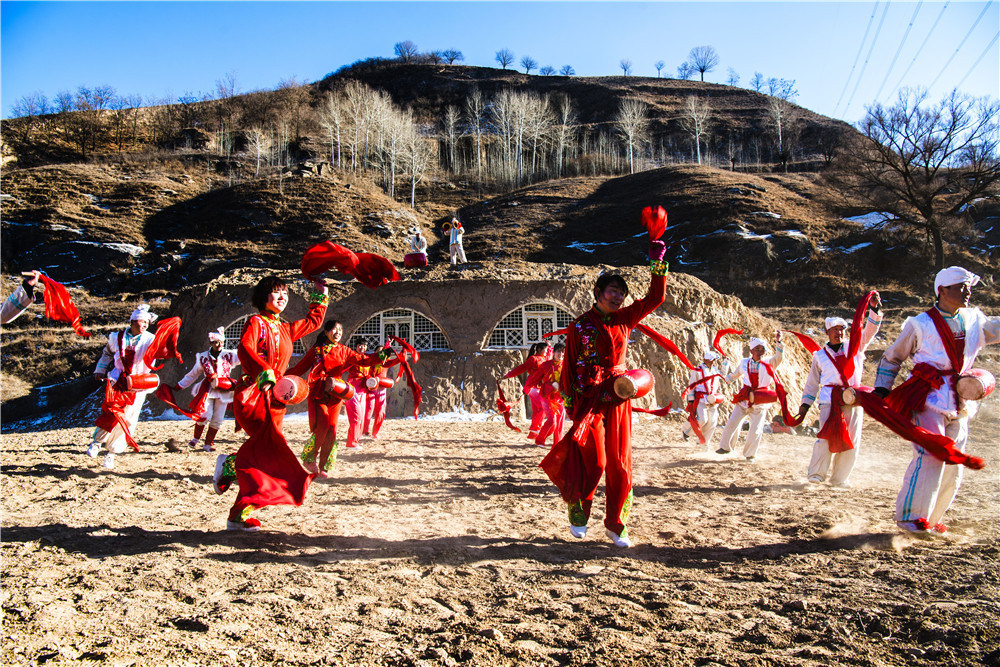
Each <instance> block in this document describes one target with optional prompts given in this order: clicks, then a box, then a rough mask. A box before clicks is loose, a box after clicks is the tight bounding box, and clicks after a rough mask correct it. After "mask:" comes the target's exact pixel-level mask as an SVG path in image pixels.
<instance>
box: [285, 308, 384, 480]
mask: <svg viewBox="0 0 1000 667" xmlns="http://www.w3.org/2000/svg"><path fill="white" fill-rule="evenodd" d="M343 335H344V326H343V325H342V324H341V323H340V321H339V320H328V321H327V323H326V324H324V325H323V331H322V332H320V334H319V336H317V338H316V344H315V345H313V347H312V348H310V349H309V351H308V352H307V353H306V354H305V356H303V357H302V359H301V360H300V361H299V363H297V364H296V365H295V367H294V368H292V369H291V370H289V371H288V374H289V375H303V374H305V377H306V380H307V381H308V383H309V399H308V406H309V430H310V431H312V436H311V437H310V438H309V442H308V443H306V446H305V449H303V450H302V461H303V463H304V464H305V468H306V470H308V471H309V472H313V473H317V474H318V475H319V476H320V477H327V473H328V472H330V470H331V469H332V468H333V464H334V463H336V462H337V419H338V418H339V417H340V409H341V408H342V407H343V405H344V400H343V398H341V396H338V395H336V394H334V393H331V392H330V391H329V388H328V387H327V378H332V379H334V380H340V379H341V376H342V375H343V374H344V372H345V371H347V369H348V368H350V367H356V366H369V365H371V364H377V363H378V362H379V361H380V360H381V359H382V356H385V355H379V354H371V355H365V354H364V353H359V352H355V351H354V350H352V349H351V348H349V347H347V346H346V345H341V344H340V339H341V338H342V337H343Z"/></svg>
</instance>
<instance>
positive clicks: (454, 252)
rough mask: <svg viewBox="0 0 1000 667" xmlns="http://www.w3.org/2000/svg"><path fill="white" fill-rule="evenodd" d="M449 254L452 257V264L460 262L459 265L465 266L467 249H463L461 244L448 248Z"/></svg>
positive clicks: (453, 244)
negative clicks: (456, 261)
mask: <svg viewBox="0 0 1000 667" xmlns="http://www.w3.org/2000/svg"><path fill="white" fill-rule="evenodd" d="M448 252H449V254H450V255H451V263H452V264H454V263H455V260H456V259H457V260H458V263H459V264H465V263H466V259H465V248H463V247H462V244H461V243H452V244H451V245H449V246H448Z"/></svg>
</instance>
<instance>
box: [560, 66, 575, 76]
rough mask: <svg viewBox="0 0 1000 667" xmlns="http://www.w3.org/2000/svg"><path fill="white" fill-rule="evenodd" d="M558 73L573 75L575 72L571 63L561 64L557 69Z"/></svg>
mask: <svg viewBox="0 0 1000 667" xmlns="http://www.w3.org/2000/svg"><path fill="white" fill-rule="evenodd" d="M559 73H560V74H562V75H563V76H573V75H574V74H576V70H575V69H573V66H572V65H563V66H562V68H561V69H560V70H559Z"/></svg>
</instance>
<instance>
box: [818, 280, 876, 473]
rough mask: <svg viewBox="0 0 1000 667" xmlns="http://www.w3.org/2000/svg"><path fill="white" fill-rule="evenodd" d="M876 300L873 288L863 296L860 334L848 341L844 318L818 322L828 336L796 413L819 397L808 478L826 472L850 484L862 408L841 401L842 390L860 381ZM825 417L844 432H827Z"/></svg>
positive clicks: (872, 331)
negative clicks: (865, 298)
mask: <svg viewBox="0 0 1000 667" xmlns="http://www.w3.org/2000/svg"><path fill="white" fill-rule="evenodd" d="M881 305H882V302H881V300H880V298H879V296H878V292H874V293H873V294H872V297H871V300H870V301H869V302H868V309H867V313H865V312H864V311H863V310H862V312H861V313H860V314H859V316H858V317H859V318H860V317H863V316H865V315H866V314H867V318H866V320H865V324H864V328H863V329H861V338H860V340H859V341H857V342H856V343H855V345H854V346H851V345H849V344H848V342H847V336H845V333H846V332H848V331H849V330H850V329H851V324H849V323H848V322H847V320H845V319H844V318H842V317H828V318H826V320H825V321H824V323H823V324H824V328H825V329H826V336H827V339H828V342H827V344H826V345H824V346H823V347H821V348H820V349H819V350H818V351H817V352H816V353H814V354H813V358H812V364H811V365H810V367H809V375H808V376H806V384H805V387H804V388H803V389H802V406H801V407H800V408H799V417H803V416H805V414H806V413H807V412H809V408H811V407H812V405H813V403H816V402H817V401H818V402H819V422H820V424H821V426H820V434H819V435H820V437H819V438H818V439H817V440H816V444H815V445H813V453H812V459H810V461H809V472H808V475H809V481H810V482H811V483H813V484H819V483H821V482H823V481H825V480H826V478H827V475H828V474H829V476H830V485H831V486H836V487H848V486H850V482H848V478H849V477H850V476H851V472H852V471H853V470H854V465H855V464H856V463H857V459H858V448H859V447H860V446H861V427H862V424H863V421H864V411H863V410H862V409H861V407H860V406H858V405H856V404H854V403H850V404H848V403H845V401H844V398H843V393H844V390H845V389H846V388H848V387H857V386H858V385H860V384H861V373H862V370H863V368H864V363H865V350H867V349H868V345H869V344H870V343H871V342H872V339H874V338H875V334H877V333H878V330H879V326H880V325H881V324H882V312H881ZM861 308H862V309H863V308H864V306H862V307H861ZM858 326H859V327H860V321H859V322H858ZM851 351H853V352H854V354H853V355H851V354H850V352H851ZM838 392H839V395H838ZM838 411H839V412H840V415H838V414H837V412H838ZM841 415H842V416H841ZM831 420H841V423H843V424H844V426H845V427H846V428H845V432H844V433H840V432H836V431H835V432H833V434H832V435H830V431H831V430H832V429H834V428H835V427H837V426H838V424H836V423H833V422H832V421H831Z"/></svg>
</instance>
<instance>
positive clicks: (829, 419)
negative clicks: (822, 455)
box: [816, 347, 854, 454]
mask: <svg viewBox="0 0 1000 667" xmlns="http://www.w3.org/2000/svg"><path fill="white" fill-rule="evenodd" d="M823 353H824V354H826V356H827V358H828V359H829V360H830V362H831V363H832V364H833V367H834V368H836V369H837V372H838V373H839V374H840V381H841V382H842V383H843V384H839V385H836V384H831V385H827V386H829V387H830V389H831V391H830V414H828V415H827V416H826V421H825V422H823V427H822V428H821V429H820V431H819V433H818V434H817V436H816V437H818V438H820V439H821V440H826V442H827V446H828V447H829V448H830V453H832V454H838V453H840V452H846V451H847V450H849V449H854V443H853V442H852V441H851V432H850V431H849V430H848V429H847V419H846V418H845V417H844V411H843V407H844V392H842V391H838V389H841V388H843V387H849V386H850V384H851V383H850V382H849V381H848V374H847V372H846V370H845V369H846V367H847V366H848V361H849V359H848V358H847V357H844V356H840V355H832V354H830V348H828V347H824V348H823ZM850 366H851V367H852V368H853V366H854V364H850Z"/></svg>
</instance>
